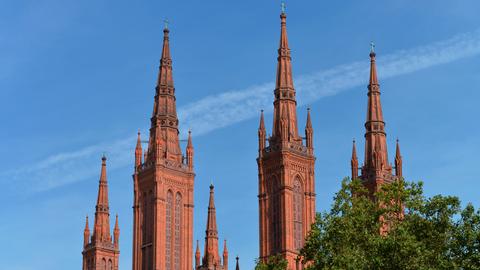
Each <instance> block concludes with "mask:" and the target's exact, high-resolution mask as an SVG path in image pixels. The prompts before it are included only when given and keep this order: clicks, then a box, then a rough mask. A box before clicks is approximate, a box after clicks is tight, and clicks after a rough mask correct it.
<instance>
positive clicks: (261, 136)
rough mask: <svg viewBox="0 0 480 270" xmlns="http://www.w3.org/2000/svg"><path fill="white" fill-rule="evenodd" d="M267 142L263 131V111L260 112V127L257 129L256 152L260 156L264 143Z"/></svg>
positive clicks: (265, 133)
mask: <svg viewBox="0 0 480 270" xmlns="http://www.w3.org/2000/svg"><path fill="white" fill-rule="evenodd" d="M266 140H267V132H266V130H265V120H264V117H263V110H261V112H260V126H259V127H258V152H259V154H260V155H261V154H262V152H263V149H265V143H266Z"/></svg>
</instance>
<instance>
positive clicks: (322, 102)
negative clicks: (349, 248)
mask: <svg viewBox="0 0 480 270" xmlns="http://www.w3.org/2000/svg"><path fill="white" fill-rule="evenodd" d="M479 8H480V3H479V2H478V1H476V0H464V1H447V0H445V1H439V0H436V1H433V0H432V1H413V0H392V1H378V0H365V1H329V2H328V3H327V1H314V0H306V1H288V2H287V13H288V32H289V41H290V47H291V49H292V56H293V68H294V70H293V72H294V75H295V77H296V81H297V88H298V91H299V98H300V100H299V103H300V104H301V106H299V108H298V113H299V122H300V129H301V130H303V127H304V123H305V116H306V105H309V106H311V108H312V119H313V125H314V129H315V136H314V143H315V153H316V156H317V162H316V192H317V209H318V210H319V211H322V210H325V209H327V208H328V207H329V205H330V203H331V200H332V197H333V195H334V192H335V191H336V190H337V189H338V188H339V184H340V180H341V179H342V178H343V177H345V176H348V175H349V173H350V167H349V164H350V154H351V141H352V138H354V137H355V138H357V141H358V144H359V152H360V153H359V154H360V156H361V158H360V159H361V160H363V156H362V155H363V151H362V148H363V131H364V129H363V123H364V121H365V110H366V101H367V97H366V91H367V90H366V84H367V80H368V77H367V76H366V75H365V74H366V73H365V72H366V70H367V69H368V64H369V62H368V52H369V43H370V41H371V40H375V43H376V44H377V46H376V51H377V59H378V61H379V70H378V72H379V78H380V80H381V82H380V83H381V90H382V93H383V95H382V103H383V108H384V116H385V119H386V122H387V133H388V142H389V150H390V158H391V161H392V160H393V159H392V157H393V154H394V141H395V138H397V137H398V138H399V139H400V141H401V147H402V155H403V158H404V175H405V176H406V177H407V179H409V180H415V181H416V180H423V181H424V182H425V190H426V193H427V194H428V195H433V194H439V193H440V194H449V195H457V196H459V197H460V198H461V199H462V201H463V202H465V203H466V202H472V203H473V204H474V205H475V206H477V207H480V197H479V196H478V194H479V193H478V189H479V184H478V179H477V178H478V176H477V175H478V169H477V168H478V162H479V161H480V160H479V158H478V151H480V126H479V125H478V115H480V108H479V106H478V100H480V92H479V89H480V87H479V86H480V32H479V29H480V18H479V17H478V14H477V12H476V11H477V10H479ZM279 11H280V3H279V1H255V0H245V1H240V2H232V1H221V0H211V1H134V2H132V1H123V0H117V1H98V0H82V1H80V0H45V1H33V0H32V1H8V0H3V1H0V18H2V19H1V20H0V59H2V60H1V63H2V64H1V65H0V120H1V123H2V124H3V130H4V132H1V133H0V185H1V186H2V188H1V189H0V190H1V191H0V203H1V205H2V207H1V208H0V216H1V217H2V218H1V222H0V239H2V240H3V245H2V246H1V247H0V263H1V265H3V266H8V269H14V270H16V269H18V270H19V269H36V270H38V269H49V270H51V269H53V270H54V269H74V268H79V267H80V265H81V250H82V243H83V242H82V241H83V226H84V218H85V215H86V214H89V215H90V216H92V215H93V212H94V205H95V198H96V192H97V184H98V176H99V172H100V157H101V155H102V153H103V152H106V154H107V155H108V156H109V160H108V168H109V170H108V178H109V184H110V204H111V212H112V213H111V214H112V215H114V214H115V213H118V214H119V217H120V229H121V240H120V245H121V256H120V258H121V259H120V264H121V265H120V269H122V270H125V269H130V267H131V241H132V238H131V231H132V228H131V227H132V211H131V205H132V197H133V195H132V178H131V174H132V167H133V166H132V164H133V150H132V149H133V147H134V145H135V139H134V138H135V134H136V131H137V130H138V129H141V130H142V131H143V132H144V133H145V132H146V131H147V128H148V124H149V117H150V114H151V111H152V106H153V95H154V86H155V80H156V75H157V68H158V63H159V62H158V61H159V57H160V54H161V41H162V31H161V30H162V27H163V23H162V20H163V19H164V18H168V19H169V20H170V22H171V23H170V29H171V50H172V55H173V65H174V80H175V85H176V90H177V92H176V93H177V105H178V107H179V111H180V114H181V115H180V117H181V119H183V121H182V122H180V126H181V127H182V129H183V133H182V134H184V131H185V130H186V129H188V128H189V127H191V128H192V129H193V133H194V135H196V136H195V137H194V147H195V167H196V172H197V177H196V183H195V217H194V219H195V238H196V239H200V240H202V239H203V238H204V230H205V223H206V213H207V203H208V185H209V184H210V182H212V181H213V183H214V184H215V185H216V205H217V218H218V226H219V235H220V237H221V238H222V239H223V238H227V239H228V243H229V251H230V254H231V261H230V264H231V265H233V262H234V260H233V258H234V257H235V255H237V254H238V255H239V256H240V258H241V266H242V268H243V269H251V268H252V267H253V260H254V258H255V257H256V256H257V254H258V240H257V239H258V229H257V226H258V224H257V222H258V221H257V217H258V213H257V212H258V209H257V197H256V195H257V165H256V160H255V158H256V156H257V127H258V114H257V112H258V111H259V110H260V109H261V108H264V109H266V110H267V114H266V124H267V127H269V128H270V127H271V119H272V115H271V113H269V111H268V110H271V108H272V105H271V102H272V101H273V94H272V91H273V87H272V86H271V83H272V82H273V80H274V76H275V67H276V50H277V47H278V39H279V32H280V29H279V18H278V15H279ZM225 93H227V94H225ZM302 97H303V99H301V98H302Z"/></svg>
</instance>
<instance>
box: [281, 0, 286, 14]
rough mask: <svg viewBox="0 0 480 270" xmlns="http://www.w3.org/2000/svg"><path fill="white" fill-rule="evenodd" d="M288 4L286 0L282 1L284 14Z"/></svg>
mask: <svg viewBox="0 0 480 270" xmlns="http://www.w3.org/2000/svg"><path fill="white" fill-rule="evenodd" d="M285 10H286V4H285V1H282V14H285Z"/></svg>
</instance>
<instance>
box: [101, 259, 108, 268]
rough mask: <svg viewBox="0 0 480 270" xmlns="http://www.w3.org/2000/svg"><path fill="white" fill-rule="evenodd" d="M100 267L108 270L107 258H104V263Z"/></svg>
mask: <svg viewBox="0 0 480 270" xmlns="http://www.w3.org/2000/svg"><path fill="white" fill-rule="evenodd" d="M100 269H102V270H107V260H105V258H103V259H102V264H101V265H100Z"/></svg>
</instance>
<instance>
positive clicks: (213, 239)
mask: <svg viewBox="0 0 480 270" xmlns="http://www.w3.org/2000/svg"><path fill="white" fill-rule="evenodd" d="M214 193H215V191H214V186H213V184H211V185H210V199H209V202H208V218H207V230H206V231H205V233H206V236H205V252H204V254H203V256H204V266H208V267H209V269H210V268H212V267H213V266H214V265H215V264H219V262H220V257H219V254H218V230H217V217H216V210H215V194H214Z"/></svg>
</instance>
